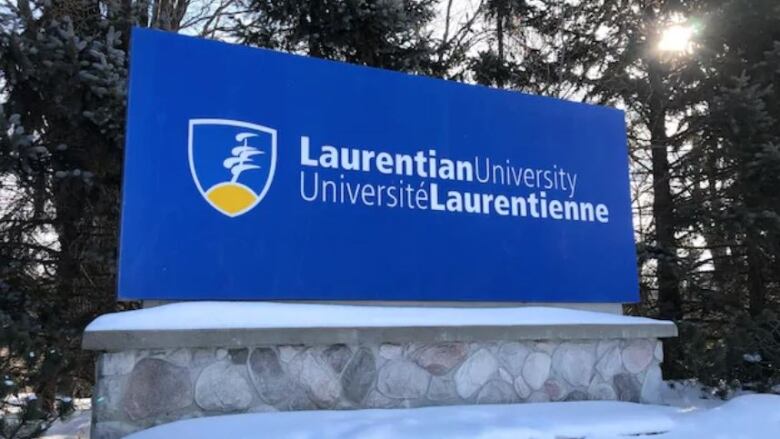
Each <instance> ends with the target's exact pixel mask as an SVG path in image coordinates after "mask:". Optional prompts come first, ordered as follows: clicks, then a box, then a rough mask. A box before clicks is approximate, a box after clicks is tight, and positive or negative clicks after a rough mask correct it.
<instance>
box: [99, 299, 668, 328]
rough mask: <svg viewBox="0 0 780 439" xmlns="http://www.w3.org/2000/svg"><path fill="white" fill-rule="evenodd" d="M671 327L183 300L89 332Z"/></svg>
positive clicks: (583, 315) (530, 315) (571, 313)
mask: <svg viewBox="0 0 780 439" xmlns="http://www.w3.org/2000/svg"><path fill="white" fill-rule="evenodd" d="M551 325H555V326H566V325H599V326H613V325H614V326H632V325H645V326H649V325H652V326H667V325H668V326H671V327H673V326H674V324H673V323H671V322H665V321H660V320H653V319H648V318H644V317H631V316H623V315H618V314H607V313H600V312H592V311H582V310H573V309H564V308H552V307H533V306H529V307H512V308H439V307H401V306H364V305H318V304H300V303H295V304H293V303H269V302H180V303H172V304H167V305H161V306H157V307H153V308H146V309H141V310H135V311H124V312H118V313H112V314H105V315H103V316H100V317H98V318H97V319H95V320H94V321H93V322H92V323H90V324H89V326H88V327H87V329H86V331H87V332H100V331H141V330H171V331H175V330H191V329H247V328H249V329H254V328H256V329H266V328H400V327H468V326H551Z"/></svg>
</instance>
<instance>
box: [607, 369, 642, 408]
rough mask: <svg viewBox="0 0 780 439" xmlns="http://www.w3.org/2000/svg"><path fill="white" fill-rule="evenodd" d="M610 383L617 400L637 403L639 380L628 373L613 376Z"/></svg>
mask: <svg viewBox="0 0 780 439" xmlns="http://www.w3.org/2000/svg"><path fill="white" fill-rule="evenodd" d="M612 383H613V385H614V388H615V393H617V397H618V400H620V401H628V402H639V390H640V389H639V380H638V379H637V378H636V377H635V376H633V375H631V374H628V373H621V374H618V375H615V377H614V378H613V379H612Z"/></svg>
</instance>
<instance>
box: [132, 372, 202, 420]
mask: <svg viewBox="0 0 780 439" xmlns="http://www.w3.org/2000/svg"><path fill="white" fill-rule="evenodd" d="M192 402H193V392H192V383H191V382H190V373H189V370H187V369H186V368H184V367H180V366H176V365H174V364H172V363H169V362H167V361H164V360H160V359H155V358H144V359H142V360H141V361H139V362H138V363H137V364H136V365H135V367H134V368H133V371H132V373H131V374H130V379H129V381H128V383H127V389H126V391H125V394H124V398H123V400H122V405H123V407H124V409H125V412H126V413H127V415H128V416H129V417H130V419H133V420H139V419H144V418H149V417H152V416H158V415H160V414H161V413H169V412H171V411H174V410H178V409H183V408H184V407H187V406H188V405H190V404H192Z"/></svg>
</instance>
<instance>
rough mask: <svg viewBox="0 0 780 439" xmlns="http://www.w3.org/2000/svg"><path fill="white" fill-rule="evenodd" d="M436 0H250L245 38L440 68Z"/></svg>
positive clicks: (240, 23) (409, 67) (395, 65)
mask: <svg viewBox="0 0 780 439" xmlns="http://www.w3.org/2000/svg"><path fill="white" fill-rule="evenodd" d="M435 3H436V1H435V0H401V1H382V0H349V1H336V0H311V1H295V0H281V1H269V0H248V1H247V3H246V9H247V11H248V12H247V13H246V14H245V15H244V16H243V17H242V16H239V17H238V18H237V21H236V26H235V29H234V31H233V34H234V35H235V36H236V37H237V38H239V39H240V40H241V41H242V42H243V43H245V44H250V45H253V46H260V47H266V48H270V49H279V50H284V51H288V52H294V53H304V54H307V55H311V56H315V57H319V58H327V59H333V60H339V61H347V62H350V63H353V64H360V65H366V66H373V67H382V68H387V69H392V70H400V71H408V72H418V73H427V72H431V71H433V70H435V66H434V62H435V58H434V53H435V47H434V45H433V44H431V40H430V38H429V37H430V33H429V32H426V30H425V29H426V26H427V24H428V23H429V22H430V21H431V20H432V19H433V16H434V11H433V6H434V5H435Z"/></svg>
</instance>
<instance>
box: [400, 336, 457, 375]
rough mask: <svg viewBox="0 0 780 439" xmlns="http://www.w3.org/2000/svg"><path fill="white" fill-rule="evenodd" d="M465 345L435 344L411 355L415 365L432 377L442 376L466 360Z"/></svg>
mask: <svg viewBox="0 0 780 439" xmlns="http://www.w3.org/2000/svg"><path fill="white" fill-rule="evenodd" d="M467 354H468V346H467V345H466V344H465V343H436V344H433V345H429V346H425V347H423V348H422V349H420V350H418V351H417V352H415V353H414V354H413V356H412V357H413V358H414V361H415V363H417V364H418V365H419V366H420V367H422V368H423V369H425V370H427V371H428V372H429V373H431V374H433V375H444V374H446V373H447V372H449V371H450V370H452V368H454V367H455V366H457V365H458V364H460V363H461V361H463V359H464V358H466V355H467Z"/></svg>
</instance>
